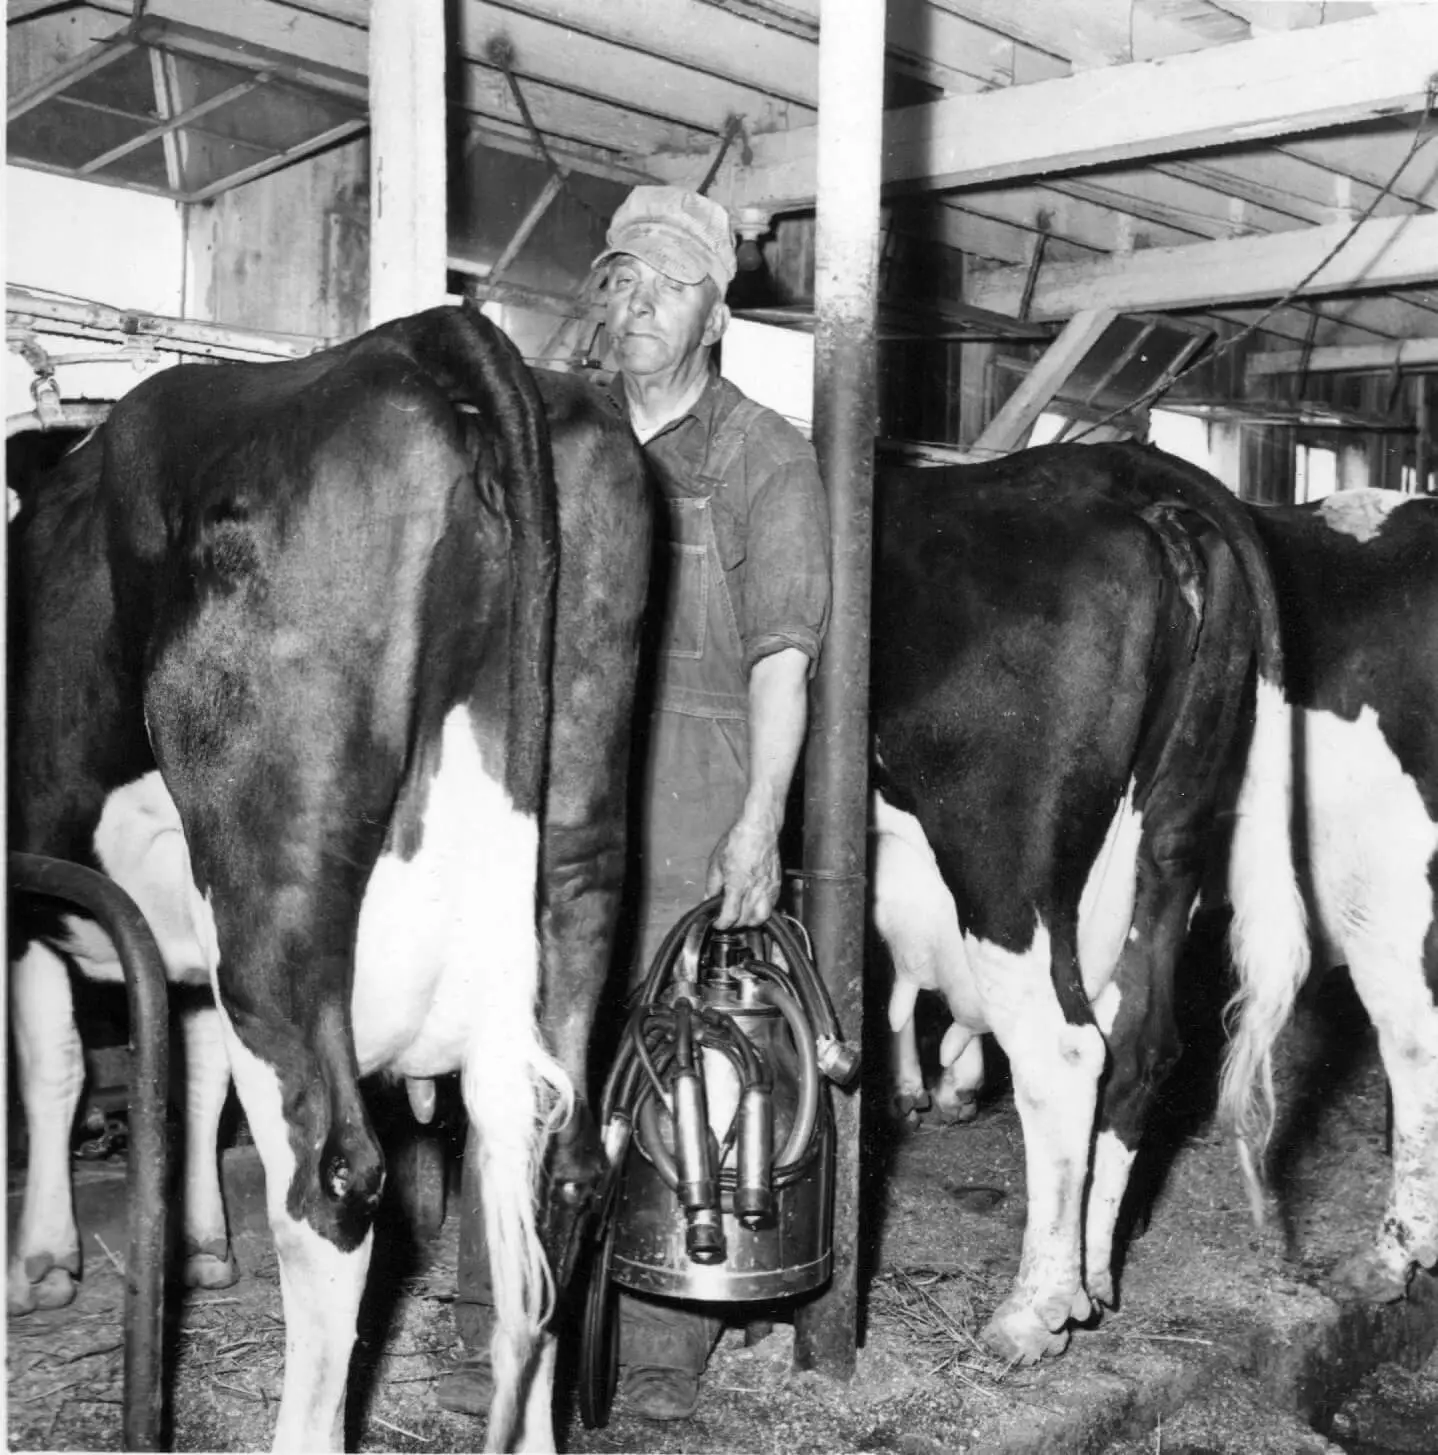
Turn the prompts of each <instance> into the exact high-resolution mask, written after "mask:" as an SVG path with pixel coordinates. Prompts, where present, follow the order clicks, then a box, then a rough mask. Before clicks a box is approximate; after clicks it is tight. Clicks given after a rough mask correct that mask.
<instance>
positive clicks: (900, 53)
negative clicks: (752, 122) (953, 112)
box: [785, 0, 1116, 90]
mask: <svg viewBox="0 0 1438 1455" xmlns="http://www.w3.org/2000/svg"><path fill="white" fill-rule="evenodd" d="M1102 3H1105V4H1112V3H1116V0H1102ZM785 8H786V9H789V10H792V11H796V12H798V13H799V14H801V15H804V16H805V17H806V18H808V19H810V20H812V21H813V22H814V24H815V27H816V33H817V25H818V20H819V0H788V4H787V5H786V7H785ZM885 20H886V25H885V34H884V44H885V49H886V51H887V52H888V54H889V55H890V56H891V57H892V58H894V59H897V60H899V61H900V62H902V63H904V68H905V69H906V70H908V71H909V73H910V74H913V75H920V76H925V77H927V79H930V80H932V81H935V82H937V83H938V84H939V85H942V86H944V87H945V88H946V89H948V90H958V89H960V86H961V85H962V84H963V83H964V81H965V80H966V79H967V78H972V80H975V81H978V82H979V83H980V84H981V85H983V86H1008V85H1010V84H1012V83H1013V81H1014V80H1015V78H1016V77H1021V78H1023V79H1025V80H1027V79H1034V78H1040V77H1044V76H1053V75H1060V74H1063V73H1065V72H1066V71H1067V70H1068V67H1067V65H1066V64H1064V63H1063V62H1062V61H1061V60H1060V59H1059V57H1058V56H1057V55H1056V54H1055V52H1054V49H1053V47H1052V46H1045V45H1042V44H1039V45H1032V44H1029V43H1028V41H1027V40H1021V41H1016V40H1015V38H1014V37H1013V36H1011V35H1007V34H1004V33H1002V31H1001V30H1000V29H998V28H995V27H990V26H985V25H982V24H976V23H975V22H974V21H972V20H970V19H969V18H968V17H967V16H966V15H965V14H964V12H963V7H962V6H960V5H950V4H947V3H942V0H940V3H935V0H929V3H919V0H888V4H887V7H886V16H885ZM816 74H817V73H816Z"/></svg>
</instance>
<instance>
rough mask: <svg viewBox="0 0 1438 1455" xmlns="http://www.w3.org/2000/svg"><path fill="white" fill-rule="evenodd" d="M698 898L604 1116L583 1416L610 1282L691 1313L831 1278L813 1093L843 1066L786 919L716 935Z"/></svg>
mask: <svg viewBox="0 0 1438 1455" xmlns="http://www.w3.org/2000/svg"><path fill="white" fill-rule="evenodd" d="M719 904H720V901H719V900H718V899H717V898H715V899H711V900H707V901H706V902H705V903H703V904H701V905H699V906H698V907H697V908H696V909H693V910H691V911H690V912H689V913H688V914H687V915H685V916H684V917H683V918H682V919H681V920H680V921H679V922H678V923H677V924H676V925H675V926H674V928H673V929H672V930H671V931H670V933H669V935H668V937H667V938H666V939H665V942H664V944H663V945H662V946H661V947H660V949H659V952H658V953H657V954H656V955H655V957H654V963H653V965H652V966H651V967H650V971H649V974H648V976H647V978H646V980H645V982H644V985H643V987H642V989H641V991H640V993H639V996H638V998H637V1000H636V1002H635V1005H634V1009H633V1011H632V1013H631V1015H630V1018H629V1022H628V1025H627V1026H626V1028H625V1032H624V1037H623V1040H622V1043H621V1045H620V1049H619V1054H618V1056H617V1058H616V1060H615V1064H614V1067H613V1069H612V1070H611V1072H610V1075H609V1079H608V1082H607V1083H606V1085H605V1090H604V1099H603V1104H602V1111H601V1120H602V1127H603V1136H604V1145H605V1151H606V1153H607V1155H608V1157H609V1162H610V1178H609V1183H608V1186H607V1189H606V1196H605V1214H606V1226H605V1228H604V1230H603V1239H602V1242H601V1245H600V1248H599V1252H598V1255H597V1261H596V1266H595V1269H594V1273H593V1276H592V1278H591V1282H590V1288H589V1296H588V1302H587V1306H586V1309H585V1318H584V1328H583V1340H582V1342H583V1347H582V1349H581V1360H580V1362H581V1380H580V1413H581V1415H582V1417H583V1418H584V1420H585V1423H586V1424H589V1425H591V1426H593V1425H596V1424H598V1425H602V1424H604V1423H605V1421H606V1420H607V1418H608V1412H609V1402H610V1399H611V1398H612V1395H613V1388H614V1376H615V1356H616V1349H615V1345H616V1343H617V1339H616V1336H615V1330H614V1327H613V1323H614V1319H613V1307H612V1302H613V1300H612V1288H611V1285H612V1284H619V1285H622V1286H624V1287H626V1288H630V1289H634V1290H635V1291H637V1292H641V1293H647V1294H657V1295H661V1296H664V1297H668V1298H684V1299H697V1300H702V1301H706V1302H725V1303H727V1302H743V1301H753V1300H773V1299H780V1298H785V1297H789V1296H792V1295H796V1294H802V1293H807V1292H810V1291H811V1290H813V1289H815V1288H818V1287H819V1286H820V1285H821V1284H823V1283H824V1282H825V1281H826V1280H827V1279H828V1277H829V1274H830V1271H831V1269H832V1265H833V1240H832V1224H833V1217H832V1213H833V1184H834V1127H833V1117H832V1113H831V1111H830V1107H829V1097H828V1094H827V1091H826V1089H825V1086H824V1082H825V1081H826V1080H828V1081H833V1082H836V1083H838V1084H840V1085H846V1084H848V1082H849V1081H851V1080H852V1078H853V1076H854V1074H855V1072H856V1071H857V1069H858V1055H857V1052H856V1051H854V1050H853V1049H852V1048H851V1047H849V1046H847V1045H846V1044H845V1043H844V1042H843V1040H842V1039H841V1036H840V1032H839V1027H838V1023H837V1021H836V1019H835V1016H834V1010H833V1006H832V1004H831V1003H830V1001H829V997H828V993H827V992H826V990H825V988H824V984H823V981H822V980H821V979H820V978H819V974H818V972H817V970H816V969H815V967H814V964H813V960H812V958H811V956H810V953H809V947H808V942H807V936H806V935H805V934H804V931H803V927H802V926H801V925H800V924H799V923H798V921H797V920H793V919H790V918H789V917H788V916H787V915H779V914H776V915H775V916H774V917H773V918H772V919H770V920H769V921H768V922H767V923H766V924H765V925H764V926H762V927H761V928H759V929H757V930H738V931H722V930H716V929H714V927H713V921H714V918H715V916H716V914H717V913H718V909H719Z"/></svg>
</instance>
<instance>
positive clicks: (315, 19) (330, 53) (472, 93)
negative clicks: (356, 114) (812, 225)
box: [95, 0, 714, 156]
mask: <svg viewBox="0 0 1438 1455" xmlns="http://www.w3.org/2000/svg"><path fill="white" fill-rule="evenodd" d="M95 3H97V4H98V5H99V6H100V8H102V9H104V10H107V11H111V12H117V13H124V14H128V13H129V11H130V8H131V7H130V0H95ZM145 14H146V16H147V17H149V18H155V19H160V20H167V21H173V22H177V23H183V24H187V25H189V26H192V27H195V28H197V29H201V30H208V31H212V32H213V33H215V34H216V35H222V36H225V37H227V38H229V39H230V40H234V41H238V42H240V43H241V44H242V45H247V46H252V47H255V48H258V49H260V50H263V51H268V52H278V53H281V54H285V55H290V56H294V57H296V58H298V59H299V60H301V61H303V62H304V63H305V64H307V65H311V66H315V67H317V68H318V67H327V68H329V69H330V70H334V71H338V72H342V73H344V74H346V75H351V76H354V77H356V78H358V80H359V82H360V84H361V85H363V81H364V77H365V75H366V74H367V71H368V33H367V31H366V30H365V29H364V28H363V27H360V26H357V25H352V24H346V23H344V22H343V21H340V20H335V19H332V18H330V17H329V16H325V15H317V14H313V13H312V12H310V11H308V10H299V9H294V8H292V7H290V6H288V5H281V4H275V3H270V0H248V3H246V4H244V5H235V4H233V3H232V0H147V4H146V9H145ZM525 96H526V100H527V101H528V102H529V107H530V110H531V111H532V112H533V114H534V119H535V122H536V124H537V125H538V126H539V127H540V128H541V130H542V131H544V132H545V133H546V134H547V135H552V136H555V137H562V138H566V139H570V140H574V141H578V142H581V143H584V144H586V145H589V146H596V147H601V148H605V149H607V150H609V151H612V152H620V153H624V154H626V155H639V156H646V155H648V154H649V153H651V152H654V151H658V150H660V149H682V150H693V151H701V152H702V151H705V150H707V149H708V148H709V147H710V146H712V144H713V140H714V138H713V136H712V135H711V134H710V133H708V132H706V131H703V130H700V129H695V128H690V127H685V126H679V125H676V124H674V123H672V122H667V121H664V120H663V119H661V118H656V117H653V116H650V115H647V114H646V113H643V112H640V111H634V110H628V109H625V108H623V107H619V106H613V105H609V104H608V103H606V102H603V101H598V100H592V99H589V98H586V97H583V96H581V95H579V94H578V93H576V92H574V91H570V90H565V89H563V88H560V87H557V86H551V85H546V84H541V83H539V82H533V81H532V82H529V83H527V85H526V89H525ZM457 99H458V100H459V102H460V104H461V105H462V106H464V107H465V109H467V110H470V111H474V112H478V113H481V114H482V115H484V116H486V117H490V118H494V119H497V120H501V121H504V122H507V123H509V124H510V125H522V124H523V119H522V117H521V116H520V114H519V110H518V108H517V107H516V106H515V104H514V98H513V96H511V94H510V91H509V87H508V85H507V84H506V83H505V80H504V77H503V75H502V73H501V72H499V71H497V70H494V69H493V68H490V67H486V66H476V65H466V66H465V68H464V75H463V76H462V77H461V78H460V88H459V96H458V98H457Z"/></svg>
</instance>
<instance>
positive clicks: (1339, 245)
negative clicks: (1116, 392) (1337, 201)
mask: <svg viewBox="0 0 1438 1455" xmlns="http://www.w3.org/2000/svg"><path fill="white" fill-rule="evenodd" d="M1435 104H1438V75H1433V76H1430V77H1429V78H1428V86H1427V89H1426V90H1425V92H1424V95H1423V114H1422V116H1420V117H1419V119H1418V124H1417V126H1416V127H1415V128H1414V131H1413V139H1412V140H1411V141H1410V142H1409V144H1408V150H1407V152H1406V153H1404V156H1403V160H1402V161H1400V162H1399V163H1398V166H1397V168H1396V169H1395V170H1394V172H1393V174H1392V176H1390V177H1389V178H1388V180H1387V181H1386V182H1385V183H1384V184H1383V186H1382V187H1381V188H1380V189H1379V190H1378V191H1377V192H1376V193H1374V195H1373V197H1372V199H1371V200H1370V201H1369V203H1368V206H1367V207H1365V208H1364V209H1363V211H1362V212H1361V213H1359V215H1358V216H1357V217H1356V218H1355V219H1354V221H1353V222H1352V223H1351V224H1350V225H1349V228H1348V231H1347V232H1345V233H1344V234H1343V236H1342V237H1341V238H1339V239H1338V241H1337V242H1336V243H1334V244H1333V246H1332V247H1331V248H1329V250H1328V251H1327V252H1326V253H1325V254H1324V255H1323V257H1322V258H1321V259H1320V260H1319V261H1318V262H1317V263H1315V264H1314V266H1313V267H1311V268H1310V269H1309V270H1308V271H1307V272H1306V273H1305V274H1304V275H1303V277H1302V278H1300V279H1299V280H1298V282H1297V283H1295V284H1294V285H1293V287H1292V288H1290V289H1289V290H1288V292H1287V293H1285V294H1284V295H1283V297H1282V298H1280V299H1279V300H1278V301H1277V302H1276V303H1273V304H1270V305H1269V307H1268V308H1266V309H1265V310H1264V311H1263V312H1262V313H1261V314H1259V316H1258V317H1257V318H1256V319H1254V320H1253V322H1252V323H1249V324H1245V325H1244V327H1243V328H1242V329H1241V330H1240V331H1239V332H1238V333H1236V334H1234V335H1233V337H1232V338H1228V339H1225V340H1224V341H1223V342H1222V343H1221V344H1219V345H1217V346H1216V347H1215V348H1213V349H1212V350H1210V351H1209V352H1208V353H1206V354H1200V355H1198V356H1197V357H1196V358H1195V359H1194V360H1193V362H1192V363H1190V364H1186V365H1185V366H1184V367H1183V368H1182V369H1180V370H1179V371H1178V372H1177V373H1176V374H1173V375H1172V376H1170V377H1168V378H1164V379H1160V380H1159V381H1158V382H1157V383H1156V384H1154V385H1152V386H1151V387H1150V388H1148V389H1146V390H1144V392H1143V393H1142V394H1140V395H1138V396H1137V397H1136V398H1134V399H1131V400H1130V401H1129V402H1128V403H1127V404H1125V405H1123V406H1121V407H1120V408H1118V409H1114V410H1111V411H1110V412H1109V413H1108V414H1106V415H1104V416H1103V418H1102V419H1096V420H1094V421H1093V423H1092V424H1089V425H1086V426H1085V427H1084V428H1083V429H1081V430H1080V431H1079V432H1078V433H1077V434H1076V435H1074V436H1073V439H1072V440H1071V441H1070V442H1071V443H1073V444H1077V443H1078V442H1079V441H1080V440H1081V439H1083V438H1084V437H1085V436H1086V435H1090V434H1092V433H1093V432H1094V431H1095V430H1099V429H1102V428H1103V427H1104V426H1105V425H1106V424H1112V423H1113V422H1114V420H1116V419H1122V418H1123V417H1124V416H1125V415H1128V414H1132V413H1133V411H1134V410H1135V409H1141V408H1143V406H1144V405H1146V404H1150V403H1152V402H1153V401H1154V400H1155V399H1157V398H1158V397H1159V396H1160V395H1162V394H1165V393H1167V391H1168V390H1170V389H1171V388H1173V386H1174V385H1175V384H1176V383H1177V382H1178V381H1179V380H1180V379H1182V378H1184V377H1185V376H1186V375H1188V374H1191V373H1192V372H1193V371H1194V370H1195V369H1197V368H1200V367H1204V366H1207V365H1208V364H1211V363H1213V362H1215V361H1216V360H1218V359H1221V358H1223V357H1224V356H1225V355H1226V354H1230V353H1232V352H1233V350H1234V349H1236V348H1237V347H1238V346H1239V344H1241V343H1242V342H1243V341H1244V340H1245V339H1247V338H1250V337H1251V336H1252V335H1253V334H1255V333H1256V332H1257V331H1258V330H1259V329H1260V328H1262V327H1263V325H1264V324H1265V323H1267V322H1268V320H1269V319H1270V318H1272V317H1273V315H1274V314H1275V313H1277V312H1278V311H1279V309H1281V308H1286V307H1287V306H1288V305H1289V304H1290V303H1292V302H1293V300H1294V299H1295V298H1296V297H1298V295H1299V294H1300V293H1302V292H1303V290H1304V289H1305V288H1306V287H1307V286H1308V285H1309V284H1310V283H1311V282H1312V281H1313V280H1314V279H1315V278H1316V277H1317V276H1318V275H1319V274H1320V273H1321V272H1322V271H1323V270H1324V269H1325V268H1326V267H1327V266H1328V265H1329V263H1331V262H1332V261H1333V259H1334V258H1336V257H1337V256H1338V254H1339V253H1340V252H1342V251H1343V249H1344V248H1346V247H1347V246H1348V244H1349V243H1350V242H1352V241H1353V238H1354V235H1355V234H1356V233H1357V231H1358V229H1359V228H1360V227H1362V226H1363V224H1364V223H1365V222H1367V221H1368V219H1369V218H1370V217H1372V216H1373V213H1374V210H1375V209H1376V208H1377V206H1378V204H1379V203H1380V202H1382V201H1383V199H1384V198H1385V197H1387V196H1389V195H1391V193H1392V191H1393V189H1394V188H1395V187H1396V186H1397V185H1398V179H1399V178H1400V177H1401V176H1402V175H1403V173H1404V172H1405V171H1407V170H1408V165H1409V163H1410V162H1412V160H1413V158H1414V157H1416V156H1417V155H1418V153H1419V152H1420V151H1421V150H1422V149H1423V148H1424V147H1425V146H1427V145H1428V143H1429V142H1430V141H1432V140H1433V138H1434V137H1435V136H1438V131H1431V132H1429V133H1428V134H1427V135H1426V136H1425V135H1424V127H1426V126H1427V124H1428V122H1429V121H1430V120H1431V119H1432V116H1433V111H1434V106H1435Z"/></svg>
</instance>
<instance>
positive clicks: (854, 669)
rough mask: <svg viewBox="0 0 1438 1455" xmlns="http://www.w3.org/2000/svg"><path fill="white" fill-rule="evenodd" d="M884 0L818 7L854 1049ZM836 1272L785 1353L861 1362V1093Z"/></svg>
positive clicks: (834, 771)
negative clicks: (858, 1351)
mask: <svg viewBox="0 0 1438 1455" xmlns="http://www.w3.org/2000/svg"><path fill="white" fill-rule="evenodd" d="M883 82H884V6H883V5H881V4H876V3H874V0H822V3H821V5H820V7H819V129H818V158H817V166H818V183H817V188H818V197H817V212H818V220H817V226H816V232H815V240H814V318H815V328H814V447H815V449H816V451H817V453H818V456H819V469H820V472H821V473H822V475H823V477H824V482H825V485H826V487H827V489H828V493H829V514H830V530H831V560H832V566H833V582H834V607H833V614H832V617H831V620H830V625H829V635H828V640H827V642H826V644H825V647H824V652H823V655H822V657H821V658H820V662H819V670H818V673H817V676H816V678H815V684H814V711H813V719H812V722H811V724H810V729H809V737H808V745H807V750H806V754H807V755H806V760H805V764H806V766H805V796H804V865H805V872H806V879H805V918H806V919H807V920H808V921H809V924H810V926H811V930H812V933H813V938H814V959H815V962H816V964H817V965H818V967H819V970H820V972H821V973H822V974H823V976H824V979H825V982H826V983H827V985H828V987H829V994H830V997H831V999H832V1000H833V1002H834V1009H835V1010H836V1012H837V1013H838V1018H839V1023H840V1025H841V1026H842V1027H843V1029H844V1034H845V1036H846V1037H847V1038H848V1040H849V1041H850V1043H851V1044H853V1045H856V1046H857V1045H859V1044H861V1043H862V1039H863V1037H862V1017H863V969H864V964H863V960H864V908H865V905H864V897H865V896H864V870H865V855H866V844H867V824H868V802H867V799H868V751H869V748H868V744H869V581H870V568H871V557H872V550H873V546H872V537H873V492H874V483H873V482H874V430H875V424H876V415H877V389H876V385H875V360H874V353H875V337H876V333H877V327H876V324H877V312H878V243H879V155H880V144H881V141H882V132H883ZM834 1111H835V1118H834V1120H835V1133H836V1143H837V1161H836V1166H835V1173H834V1273H833V1278H832V1280H831V1282H830V1284H829V1287H828V1288H827V1290H826V1291H825V1292H824V1293H823V1294H821V1295H820V1296H819V1297H818V1298H817V1299H815V1300H813V1301H812V1302H810V1303H807V1304H804V1305H802V1306H801V1307H800V1308H799V1309H798V1310H797V1312H796V1315H795V1320H794V1332H795V1338H794V1363H795V1365H796V1366H797V1367H798V1368H800V1369H818V1370H822V1371H823V1372H824V1373H827V1374H830V1375H833V1376H835V1377H838V1378H841V1379H848V1378H850V1377H851V1376H852V1375H853V1372H854V1359H855V1344H856V1337H857V1328H858V1247H859V1236H858V1224H859V1206H858V1203H859V1094H858V1092H857V1091H855V1092H853V1093H851V1094H850V1095H848V1096H840V1097H835V1106H834Z"/></svg>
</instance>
